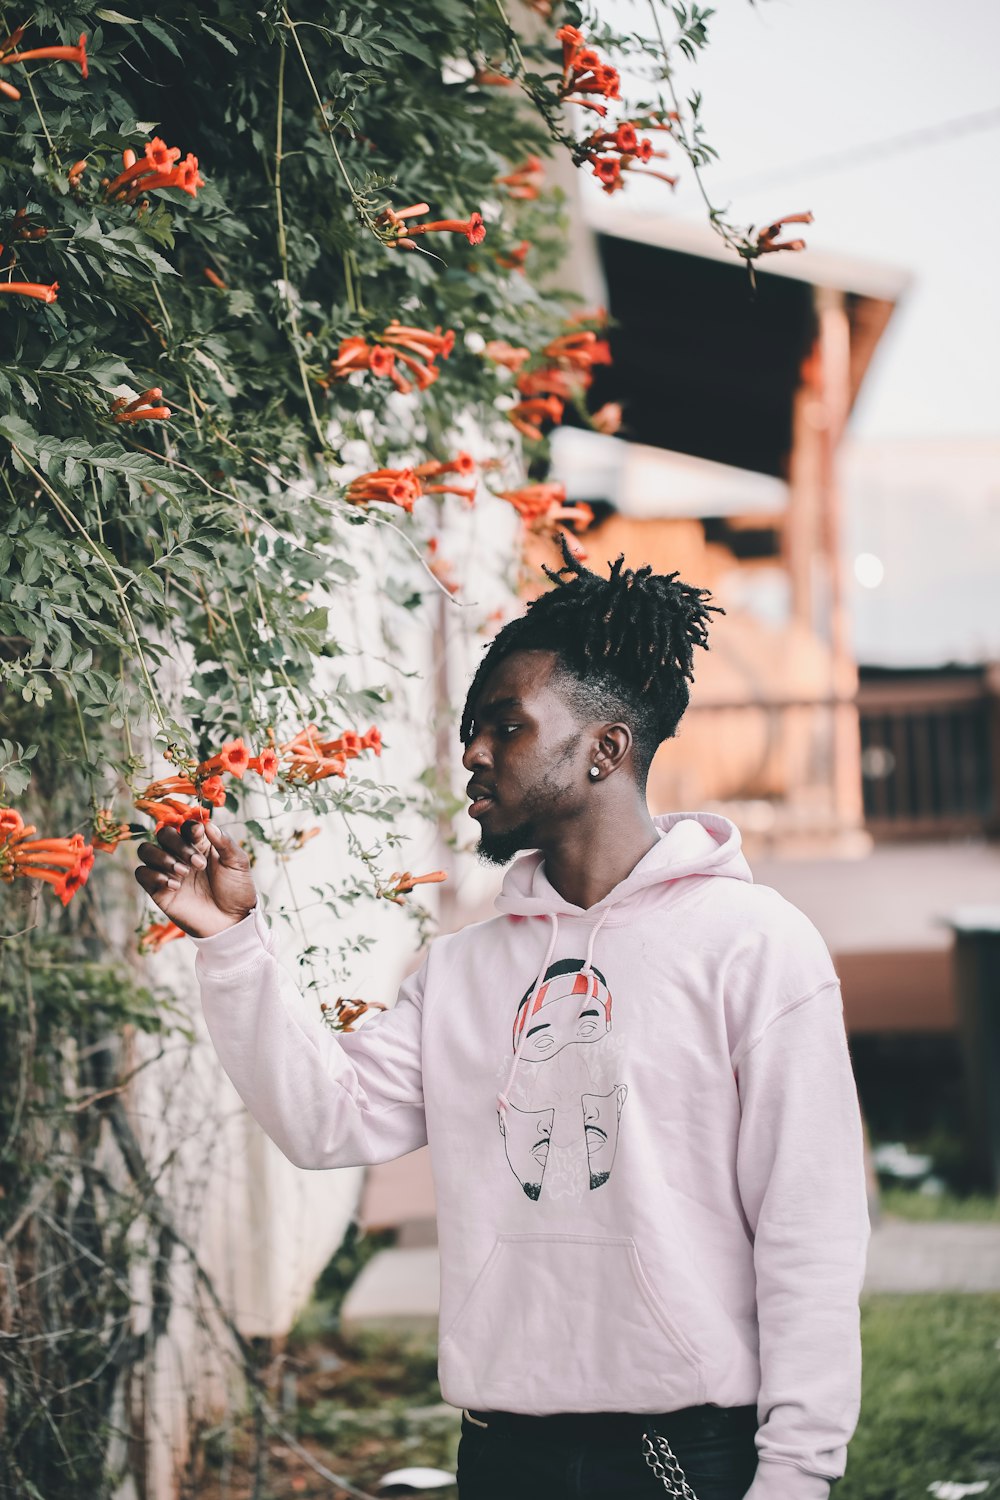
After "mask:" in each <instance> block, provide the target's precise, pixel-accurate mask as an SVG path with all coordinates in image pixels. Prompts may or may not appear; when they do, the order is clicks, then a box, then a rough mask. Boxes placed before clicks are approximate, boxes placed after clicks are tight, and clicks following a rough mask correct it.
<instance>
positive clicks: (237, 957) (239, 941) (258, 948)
mask: <svg viewBox="0 0 1000 1500" xmlns="http://www.w3.org/2000/svg"><path fill="white" fill-rule="evenodd" d="M265 934H266V927H265V926H264V922H263V917H262V916H261V913H260V909H259V906H253V907H251V909H250V911H249V912H247V914H246V916H245V917H243V918H241V919H240V920H239V921H237V922H234V923H233V924H232V925H231V926H230V927H224V928H222V929H221V930H220V931H219V932H216V933H213V934H212V935H211V936H208V937H192V938H191V941H192V942H193V943H194V946H195V947H196V948H197V949H199V950H200V951H199V954H198V963H199V966H200V967H201V968H202V969H205V970H208V971H209V972H211V973H215V974H223V973H226V972H228V971H230V970H234V969H241V968H246V967H247V966H248V965H250V964H253V963H256V962H257V960H258V959H259V958H260V957H261V956H262V955H263V954H265V953H266V952H267V951H268V949H267V947H266V946H265Z"/></svg>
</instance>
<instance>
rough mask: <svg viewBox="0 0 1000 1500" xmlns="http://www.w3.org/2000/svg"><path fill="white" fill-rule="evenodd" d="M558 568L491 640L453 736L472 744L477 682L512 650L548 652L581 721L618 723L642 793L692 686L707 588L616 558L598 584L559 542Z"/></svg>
mask: <svg viewBox="0 0 1000 1500" xmlns="http://www.w3.org/2000/svg"><path fill="white" fill-rule="evenodd" d="M560 542H561V547H562V555H563V566H562V567H561V568H558V569H553V568H548V567H545V565H544V564H543V567H542V571H543V572H544V573H545V574H546V576H547V577H548V578H549V579H551V581H552V583H553V584H554V585H555V587H554V588H553V589H551V590H550V592H549V593H547V594H542V595H541V596H540V597H539V598H537V599H533V600H532V602H531V603H530V604H529V605H528V607H527V610H526V611H525V613H524V614H523V615H521V616H520V617H519V618H518V619H516V620H511V621H510V622H509V623H508V624H507V625H505V626H504V627H503V629H502V630H500V631H498V632H497V635H496V636H495V637H494V639H493V641H492V643H491V645H490V648H489V650H488V651H487V653H486V655H485V656H484V657H483V659H482V661H481V662H480V664H479V667H478V670H477V671H476V675H475V676H474V677H473V679H472V683H471V685H470V687H469V692H468V695H467V697H466V700H465V708H464V710H463V713H462V725H461V737H462V741H463V743H467V742H468V741H469V739H470V738H471V735H472V725H473V710H474V706H475V704H476V701H477V699H478V697H479V694H480V692H481V690H482V688H483V685H484V683H485V682H486V679H487V678H488V677H489V676H490V674H491V673H492V672H493V671H494V670H495V669H496V668H497V667H498V666H499V664H500V663H501V662H502V661H503V660H504V659H505V658H506V657H508V656H511V655H512V654H513V653H514V652H515V651H553V652H555V655H556V658H557V672H558V674H559V675H560V677H561V678H562V685H563V687H564V690H565V692H566V696H567V698H568V700H569V702H570V703H571V705H572V707H573V708H574V710H575V711H576V712H577V713H578V714H579V715H580V717H581V718H587V719H605V720H607V721H608V722H611V721H613V720H620V721H621V722H622V723H625V724H627V725H628V727H629V728H630V729H631V731H632V739H633V761H634V766H635V774H636V779H637V781H638V782H639V784H640V786H641V787H644V786H645V781H646V775H647V773H648V771H649V766H650V763H651V761H652V759H653V756H654V754H655V752H656V749H657V746H658V745H660V744H661V743H662V741H663V740H667V739H671V738H672V737H673V736H674V735H675V734H676V732H677V725H678V724H679V723H680V720H681V717H682V715H683V713H684V710H685V709H686V708H687V706H688V700H689V696H690V694H689V690H688V683H689V682H693V680H694V662H693V657H694V647H695V646H702V647H704V648H705V650H707V649H708V624H709V614H710V613H715V614H725V610H723V609H722V608H721V607H720V606H719V605H717V604H708V603H707V602H706V601H707V600H708V599H710V598H711V597H712V596H711V593H710V592H709V590H708V589H699V588H692V587H691V585H690V584H686V583H681V582H680V580H679V578H678V576H677V574H676V573H667V574H657V573H654V572H653V570H652V568H651V567H645V568H636V569H634V570H633V569H632V568H626V567H625V566H624V562H625V557H624V554H621V555H620V556H619V557H618V559H617V561H615V562H614V563H609V565H608V566H609V568H610V574H609V576H608V577H607V578H602V577H600V576H599V575H598V574H597V573H592V572H591V571H590V570H589V569H588V568H585V567H584V566H583V564H582V563H580V562H579V561H578V560H577V559H576V558H575V557H574V556H573V554H572V552H571V551H570V550H569V547H568V545H567V542H566V538H565V537H564V536H563V537H561V538H560Z"/></svg>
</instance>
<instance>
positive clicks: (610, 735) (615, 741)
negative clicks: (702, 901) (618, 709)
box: [594, 724, 632, 776]
mask: <svg viewBox="0 0 1000 1500" xmlns="http://www.w3.org/2000/svg"><path fill="white" fill-rule="evenodd" d="M631 748H632V731H631V729H629V727H628V725H627V724H605V726H604V728H603V729H602V731H601V734H600V738H599V739H598V742H597V753H596V755H595V758H594V759H595V764H596V765H597V766H599V767H600V771H601V775H602V776H609V775H610V774H611V772H612V771H616V770H617V769H618V767H619V766H620V765H621V764H622V762H623V761H624V760H625V758H626V756H627V755H628V753H629V751H630V750H631Z"/></svg>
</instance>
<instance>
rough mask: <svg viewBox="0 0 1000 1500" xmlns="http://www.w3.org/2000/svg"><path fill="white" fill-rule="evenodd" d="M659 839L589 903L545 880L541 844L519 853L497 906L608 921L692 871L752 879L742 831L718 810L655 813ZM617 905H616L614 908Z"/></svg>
mask: <svg viewBox="0 0 1000 1500" xmlns="http://www.w3.org/2000/svg"><path fill="white" fill-rule="evenodd" d="M653 823H654V825H655V826H656V829H657V832H658V833H659V841H658V842H657V843H656V844H655V845H654V846H653V848H652V849H650V850H649V852H648V853H647V854H644V855H643V857H642V859H641V860H640V861H639V863H638V864H637V865H636V867H635V869H634V870H633V871H632V872H631V873H630V874H629V875H627V876H626V877H625V879H624V880H622V881H619V883H618V885H616V886H615V887H614V888H613V889H612V890H610V891H609V892H608V894H607V895H606V896H605V897H604V899H603V900H602V901H598V902H597V903H596V905H594V906H591V907H587V908H584V907H581V906H574V905H573V903H572V902H571V901H566V900H565V899H564V898H563V897H562V896H560V894H559V892H558V891H557V890H556V889H555V888H554V887H553V886H552V885H550V884H549V881H548V880H547V879H546V876H545V859H544V856H543V855H542V853H541V852H540V851H539V850H535V851H534V852H533V853H531V854H522V855H521V857H520V858H519V859H517V860H515V861H514V863H513V864H512V865H511V867H510V869H509V870H508V871H507V874H506V875H505V877H504V882H503V886H502V888H501V890H500V894H499V896H498V897H497V899H496V909H497V911H499V912H501V913H503V915H505V916H511V917H541V916H556V917H559V916H567V917H569V916H574V917H579V916H582V915H587V916H606V921H607V925H610V926H614V925H616V918H618V917H619V912H618V910H617V908H622V909H623V910H622V912H621V914H620V915H621V917H622V918H624V917H625V916H626V913H627V912H631V911H634V910H635V908H636V907H637V906H640V905H645V904H646V902H647V901H649V900H651V899H652V900H656V899H657V898H658V895H659V891H658V887H660V886H663V885H666V884H668V882H670V881H672V880H682V879H685V878H686V877H688V876H692V875H721V876H726V877H728V878H729V879H730V880H743V881H749V882H752V881H753V876H752V874H751V873H750V866H749V865H748V864H747V862H746V857H745V855H744V854H743V851H742V847H741V846H742V839H741V838H740V831H739V829H738V828H737V827H736V825H735V823H731V822H730V821H729V819H728V818H724V817H723V816H722V815H721V814H720V813H708V812H676V813H663V814H661V815H660V816H658V817H655V818H654V819H653ZM613 908H614V909H615V910H614V911H613V910H612V909H613Z"/></svg>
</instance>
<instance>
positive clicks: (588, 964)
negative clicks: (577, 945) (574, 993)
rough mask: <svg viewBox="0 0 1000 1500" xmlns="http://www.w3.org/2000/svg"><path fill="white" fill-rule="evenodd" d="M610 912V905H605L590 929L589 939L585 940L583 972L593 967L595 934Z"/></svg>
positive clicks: (587, 971) (589, 970) (587, 972)
mask: <svg viewBox="0 0 1000 1500" xmlns="http://www.w3.org/2000/svg"><path fill="white" fill-rule="evenodd" d="M610 914H611V907H610V906H606V907H605V908H604V910H603V911H602V912H601V915H600V917H599V918H598V919H597V921H596V922H595V923H594V925H593V927H592V928H591V929H590V938H589V940H588V942H587V957H586V960H585V962H584V965H583V972H584V974H589V973H590V972H591V970H592V969H593V967H594V939H595V938H596V937H597V934H598V933H599V932H600V930H601V928H602V927H603V926H604V921H605V918H606V917H608V916H610Z"/></svg>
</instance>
